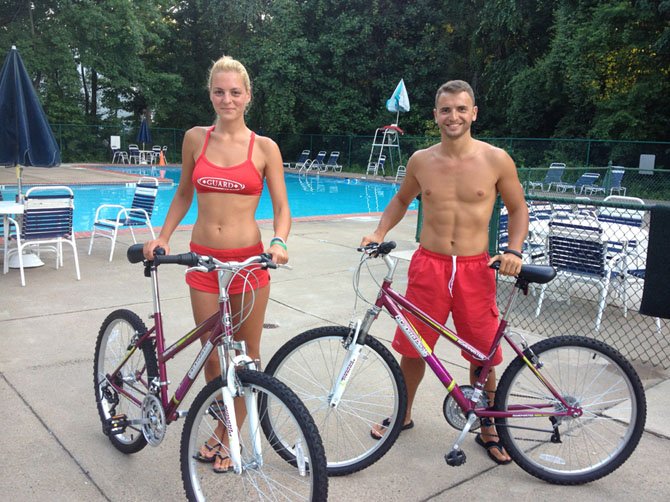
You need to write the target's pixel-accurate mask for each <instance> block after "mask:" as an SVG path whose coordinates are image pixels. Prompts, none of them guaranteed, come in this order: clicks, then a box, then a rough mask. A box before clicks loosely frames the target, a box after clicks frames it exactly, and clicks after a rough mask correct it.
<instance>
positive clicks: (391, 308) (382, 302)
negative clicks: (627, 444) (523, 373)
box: [331, 255, 582, 423]
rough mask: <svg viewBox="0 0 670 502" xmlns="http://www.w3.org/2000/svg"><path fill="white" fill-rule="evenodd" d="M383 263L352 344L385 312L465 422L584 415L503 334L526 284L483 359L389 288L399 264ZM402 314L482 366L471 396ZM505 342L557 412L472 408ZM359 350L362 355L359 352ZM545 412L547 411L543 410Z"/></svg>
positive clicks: (349, 364) (537, 408)
mask: <svg viewBox="0 0 670 502" xmlns="http://www.w3.org/2000/svg"><path fill="white" fill-rule="evenodd" d="M383 259H384V262H385V263H386V266H387V267H388V273H387V275H386V276H385V277H384V279H383V282H382V285H381V287H380V290H379V294H378V296H377V299H376V301H375V304H374V306H372V307H371V308H370V309H369V310H368V311H367V313H366V315H365V317H364V319H363V321H362V323H361V325H360V328H358V327H357V328H356V329H357V330H360V331H359V333H357V335H358V336H357V337H355V338H354V340H356V342H357V343H356V345H359V344H360V345H362V344H363V343H364V340H365V336H367V333H368V330H369V328H370V326H371V324H372V322H373V321H374V320H375V319H376V318H377V317H378V316H379V313H380V312H381V310H382V309H386V310H387V312H388V313H389V314H390V315H391V317H393V319H394V320H395V322H396V324H397V325H398V327H399V328H400V330H401V331H402V332H403V334H404V335H405V337H407V339H408V340H409V342H410V343H411V344H412V346H413V347H414V348H415V349H416V351H417V352H418V353H419V355H420V356H421V358H422V359H423V360H424V361H425V362H426V364H428V366H429V367H430V368H431V370H432V371H433V373H435V375H436V376H437V377H438V379H439V380H440V381H441V382H442V384H443V385H444V386H445V388H446V389H447V393H449V394H451V395H452V397H453V398H454V400H455V401H456V402H457V404H458V405H459V407H460V408H461V409H462V410H463V412H464V414H465V415H466V416H467V415H468V414H471V413H470V412H474V415H473V416H472V418H471V423H472V422H474V420H475V419H476V417H480V418H484V417H486V418H509V417H527V416H535V417H542V416H546V417H551V416H554V417H560V416H570V417H579V416H581V414H582V410H581V409H580V408H575V407H573V406H571V405H570V404H568V403H567V402H566V401H565V399H564V398H563V397H562V396H561V395H560V394H559V393H558V392H557V391H556V389H555V388H554V387H553V386H552V385H551V383H550V382H548V381H547V380H546V379H545V378H544V377H543V376H542V374H541V372H540V371H539V369H540V367H541V364H538V362H537V361H533V360H534V359H535V356H534V354H532V352H531V351H529V350H528V349H527V347H524V349H522V348H520V347H519V346H518V345H517V344H516V343H514V341H513V340H512V339H511V338H510V337H509V335H508V333H507V327H508V323H507V316H508V314H509V312H511V310H512V308H513V306H514V302H515V300H516V299H517V297H518V295H519V293H520V291H522V290H524V291H525V290H526V289H527V286H528V283H527V282H526V281H524V280H522V279H517V282H516V284H515V287H514V288H513V291H512V293H511V294H510V297H509V299H508V302H507V305H506V307H505V309H504V311H503V315H502V317H501V320H500V323H499V325H498V329H497V331H496V334H495V337H494V339H493V343H492V346H491V350H490V352H489V354H488V355H485V354H482V353H481V352H480V351H478V350H477V349H476V348H474V347H473V346H471V345H470V344H468V343H467V342H466V341H464V340H462V339H460V338H459V337H458V335H457V334H456V333H455V332H454V331H452V330H451V329H449V328H447V327H446V326H444V325H442V324H440V323H438V322H437V321H436V320H435V319H433V318H432V317H430V316H429V315H428V314H426V313H425V312H423V311H422V310H421V309H419V308H418V307H417V306H416V305H414V304H413V303H412V302H411V301H409V300H408V299H407V298H405V297H404V296H403V295H401V294H400V293H398V292H397V291H395V290H394V289H393V288H391V284H392V282H393V273H394V271H395V267H396V265H397V260H395V259H393V258H391V257H389V256H388V255H384V256H383ZM401 309H405V310H406V311H407V312H409V313H411V314H413V315H414V316H416V317H417V318H418V319H419V320H421V322H423V323H424V324H426V326H428V327H429V328H430V329H432V330H433V331H435V332H437V333H439V334H440V335H441V336H444V337H445V338H446V339H447V340H449V341H450V342H451V343H452V344H454V345H456V346H457V347H458V348H460V349H461V350H463V351H465V352H466V353H468V354H469V355H471V356H472V357H473V358H476V359H477V360H480V361H481V366H482V371H481V372H480V374H479V377H478V378H477V380H476V382H475V384H474V392H473V394H472V395H471V396H470V397H469V398H468V397H466V396H465V395H464V394H463V392H462V390H461V388H460V387H459V385H458V384H457V383H456V381H455V380H454V378H453V377H452V376H451V375H450V374H449V372H448V371H447V369H446V368H445V367H444V365H443V364H442V363H441V362H440V360H439V359H438V358H437V356H436V355H435V353H434V352H433V351H432V350H431V349H430V348H429V346H428V344H427V343H426V342H425V340H424V339H423V338H422V337H421V335H420V334H419V332H418V331H417V329H416V328H415V327H414V326H413V325H412V323H411V322H410V321H409V320H408V319H407V317H406V316H405V315H404V314H403V312H402V311H401ZM503 338H504V339H505V340H506V341H507V343H508V344H509V345H510V347H511V348H512V350H514V352H515V353H516V354H517V355H518V356H519V357H521V358H522V359H523V360H524V362H525V363H526V364H527V365H528V367H529V368H530V369H531V370H532V372H533V374H535V376H536V377H537V378H538V379H539V380H540V381H541V382H542V384H543V385H544V386H545V387H546V388H547V390H548V391H549V392H550V393H551V394H552V395H553V396H554V398H555V399H556V404H559V403H560V405H561V406H560V407H558V406H556V405H552V404H549V403H545V404H538V405H510V406H509V408H508V410H507V411H497V410H494V409H493V406H489V407H487V408H481V407H479V408H477V407H476V404H477V402H478V401H479V398H480V396H481V395H482V393H483V392H484V384H485V382H486V379H487V378H488V374H489V370H490V369H491V367H492V366H493V364H492V363H493V356H494V354H495V352H496V350H497V349H498V346H499V345H500V343H501V341H502V339H503ZM358 350H360V348H359V349H358ZM356 357H357V353H356V354H354V355H353V357H351V356H350V357H349V358H348V360H347V361H345V364H344V365H343V368H344V370H343V371H342V373H341V374H340V378H339V379H338V383H337V384H336V385H337V386H338V387H339V388H340V389H342V390H340V391H339V392H334V393H333V394H334V396H335V398H336V400H339V397H340V396H341V395H342V392H343V387H345V386H346V379H347V378H348V376H349V375H350V373H351V372H350V368H351V367H352V366H353V364H355V362H356V361H355V359H356ZM332 405H333V401H332V400H331V406H332ZM546 408H550V409H549V410H547V409H546ZM558 408H560V409H558Z"/></svg>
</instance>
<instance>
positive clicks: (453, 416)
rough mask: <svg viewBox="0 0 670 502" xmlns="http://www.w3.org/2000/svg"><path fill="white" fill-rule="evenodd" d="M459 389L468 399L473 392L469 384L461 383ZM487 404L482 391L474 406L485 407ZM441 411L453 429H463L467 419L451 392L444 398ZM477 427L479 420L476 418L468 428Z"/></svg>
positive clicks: (473, 428) (474, 428) (475, 428)
mask: <svg viewBox="0 0 670 502" xmlns="http://www.w3.org/2000/svg"><path fill="white" fill-rule="evenodd" d="M460 389H461V392H462V393H463V395H464V396H465V398H466V399H470V398H471V397H472V394H473V392H474V391H475V389H474V387H471V386H470V385H462V386H461V387H460ZM487 406H488V399H487V398H486V393H485V392H482V395H481V396H479V401H477V405H476V407H477V408H486V407H487ZM442 413H444V418H446V419H447V422H448V423H449V425H451V426H452V427H453V428H454V429H457V430H459V431H462V430H463V428H464V427H465V423H466V422H467V421H468V419H467V417H466V416H465V414H464V413H463V410H461V407H460V406H458V403H457V402H456V400H455V399H454V398H453V397H452V396H451V394H449V395H447V397H446V398H445V399H444V403H443V404H442ZM479 427H480V420H479V419H477V420H475V421H474V423H473V424H472V427H471V428H470V430H472V431H474V430H477V429H479Z"/></svg>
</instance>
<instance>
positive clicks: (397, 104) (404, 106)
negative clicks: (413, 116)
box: [386, 79, 409, 113]
mask: <svg viewBox="0 0 670 502" xmlns="http://www.w3.org/2000/svg"><path fill="white" fill-rule="evenodd" d="M386 109H387V110H388V111H390V112H396V113H397V112H408V111H409V96H407V89H406V88H405V81H404V80H403V79H400V82H398V86H397V87H396V88H395V91H393V94H392V95H391V98H390V99H389V100H388V101H386Z"/></svg>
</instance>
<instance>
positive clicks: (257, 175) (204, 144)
mask: <svg viewBox="0 0 670 502" xmlns="http://www.w3.org/2000/svg"><path fill="white" fill-rule="evenodd" d="M208 89H209V99H210V101H211V102H212V106H213V107H214V111H215V112H216V115H217V118H216V121H215V123H214V125H213V126H211V127H193V128H192V129H190V130H188V131H187V132H186V135H185V136H184V143H183V146H182V173H181V179H180V183H179V187H178V188H177V192H176V194H175V196H174V199H173V200H172V203H171V204H170V209H169V210H168V214H167V216H166V218H165V223H164V225H163V227H162V229H161V232H160V235H159V236H158V238H157V239H155V240H152V241H149V242H147V243H146V244H145V245H144V255H145V257H146V258H147V259H152V258H153V251H154V249H155V248H156V247H157V246H161V247H163V248H164V249H165V250H166V252H167V253H169V252H170V246H169V245H168V241H169V240H170V237H171V235H172V233H173V232H174V231H175V229H176V228H177V225H179V223H180V222H181V220H182V218H183V217H184V215H185V214H186V212H187V211H188V209H189V207H190V206H191V202H192V200H193V191H194V189H195V192H196V193H197V202H198V217H197V220H196V222H195V225H194V226H193V232H192V235H191V245H190V247H191V250H192V251H195V252H197V253H200V254H207V255H211V256H214V257H215V258H217V259H219V260H221V261H230V260H234V261H242V260H244V259H246V258H248V257H249V256H253V255H258V254H260V253H262V252H263V251H266V252H268V253H270V254H271V255H272V259H273V261H274V262H276V263H279V264H283V263H286V262H287V261H288V251H287V247H286V240H287V237H288V233H289V230H290V228H291V214H290V211H289V206H288V199H287V196H286V185H285V183H284V168H283V163H282V157H281V153H280V151H279V148H278V146H277V145H276V143H275V142H274V141H272V140H271V139H270V138H265V137H262V136H256V135H255V134H254V133H253V132H252V131H251V130H249V128H248V127H247V125H246V123H245V120H244V114H245V111H246V109H247V107H248V106H249V103H250V102H251V82H250V80H249V75H248V74H247V71H246V69H245V68H244V66H243V65H242V64H241V63H240V62H239V61H236V60H235V59H233V58H231V57H228V56H224V57H222V58H221V59H219V60H218V61H216V62H215V63H214V65H213V66H212V68H211V69H210V72H209V82H208ZM264 180H265V182H267V186H268V190H269V192H270V196H271V198H272V207H273V210H274V237H273V239H272V240H271V241H270V246H269V247H268V248H267V249H266V248H264V246H263V244H262V242H261V232H260V229H259V227H258V224H257V222H256V219H255V212H256V207H257V206H258V202H259V199H260V196H261V192H262V191H263V181H264ZM249 279H250V280H247V281H244V279H243V278H242V277H235V279H233V282H232V283H231V285H230V289H229V293H230V296H231V305H232V308H233V311H234V313H238V315H239V313H240V312H241V311H242V309H243V305H242V303H243V301H244V293H245V292H248V291H250V290H252V289H253V290H254V295H255V303H254V306H253V310H252V311H251V312H249V311H248V308H246V309H244V313H243V316H244V317H245V319H244V322H242V324H241V325H240V327H239V330H238V332H237V333H236V335H235V338H236V339H237V340H244V341H245V342H246V345H247V354H248V355H249V356H250V357H252V358H254V359H258V358H259V357H260V339H261V332H262V330H263V320H264V317H265V310H266V307H267V304H268V299H269V297H270V285H269V280H270V277H269V274H268V272H267V270H258V271H256V272H255V277H250V278H249ZM186 282H187V283H188V285H189V286H190V293H191V306H192V309H193V317H194V319H195V322H196V324H200V323H201V322H202V321H204V320H205V319H207V318H208V317H210V316H211V315H212V314H213V313H214V312H216V311H217V310H218V291H219V290H218V280H217V276H216V273H215V272H213V273H203V272H190V273H189V274H187V276H186ZM246 298H247V301H248V300H249V295H247V297H246ZM220 371H221V369H220V366H219V360H218V354H217V352H216V351H215V352H214V353H213V354H212V356H211V357H210V358H209V360H208V361H207V363H206V364H205V378H206V379H207V381H208V382H209V381H210V380H212V379H214V378H216V376H218V375H219V374H220ZM240 411H241V412H242V413H238V417H240V416H241V415H242V414H243V413H244V411H243V410H240ZM219 429H221V430H218V429H217V431H216V434H215V435H213V436H212V438H211V439H210V440H209V441H208V442H207V443H205V444H204V445H203V447H202V448H201V451H200V455H199V459H200V460H202V461H203V462H212V463H214V466H213V467H214V471H215V472H227V471H228V470H229V469H230V468H231V465H230V459H229V458H228V456H227V454H226V451H225V447H224V445H225V444H227V440H224V438H227V435H226V434H225V430H224V427H223V424H220V426H219ZM217 436H218V438H221V439H217ZM222 442H223V443H224V444H222Z"/></svg>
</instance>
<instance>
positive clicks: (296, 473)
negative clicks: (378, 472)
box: [181, 369, 328, 501]
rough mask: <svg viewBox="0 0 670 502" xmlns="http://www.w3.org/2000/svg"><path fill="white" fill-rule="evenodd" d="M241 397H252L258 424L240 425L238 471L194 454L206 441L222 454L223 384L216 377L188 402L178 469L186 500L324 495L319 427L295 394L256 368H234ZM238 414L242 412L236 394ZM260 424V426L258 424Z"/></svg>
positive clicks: (224, 448)
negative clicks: (220, 469) (221, 467)
mask: <svg viewBox="0 0 670 502" xmlns="http://www.w3.org/2000/svg"><path fill="white" fill-rule="evenodd" d="M237 378H238V379H239V382H240V385H241V386H242V388H243V390H244V393H245V395H255V396H256V402H257V410H258V417H259V421H258V422H259V423H256V424H251V423H250V422H251V421H250V420H249V418H248V417H247V418H246V419H245V420H244V423H243V424H242V425H240V428H239V429H240V430H239V434H240V446H241V455H242V473H241V474H239V475H238V474H234V473H233V472H232V471H231V472H229V473H228V474H219V473H216V472H214V471H213V464H212V463H207V462H201V461H199V460H198V459H197V458H196V457H197V455H198V452H199V450H200V448H202V446H203V445H204V444H205V443H207V442H208V441H209V444H210V445H213V444H214V443H212V439H213V438H215V440H216V446H215V449H216V450H218V453H219V454H220V455H221V456H226V455H228V447H227V441H226V444H224V442H223V441H222V438H220V437H218V436H217V434H216V429H217V427H218V426H220V424H221V423H226V421H227V416H228V413H227V412H226V407H225V406H224V405H223V402H222V398H221V388H222V387H223V386H224V385H226V383H225V382H224V381H223V379H222V378H220V377H219V378H217V379H215V380H213V381H211V382H209V383H208V384H207V386H205V388H204V389H202V390H201V391H200V393H199V394H198V396H197V397H196V398H195V401H194V402H193V405H192V406H191V408H190V410H189V412H188V416H187V417H186V422H185V423H184V430H183V432H182V437H181V473H182V480H183V482H184V490H185V491H186V496H187V498H188V499H189V500H296V501H297V500H306V501H322V500H326V498H327V496H328V476H327V473H326V457H325V453H324V451H323V445H322V444H321V438H320V437H319V432H318V429H317V428H316V425H314V421H313V420H312V417H311V416H310V415H309V413H308V411H307V409H306V408H305V406H304V405H303V404H302V403H301V402H300V400H299V399H298V397H297V396H296V395H295V394H294V393H293V392H292V391H291V390H290V389H289V388H288V387H287V386H286V385H284V384H283V383H281V382H279V381H278V380H276V379H275V378H272V377H271V376H270V375H266V374H264V373H260V372H258V371H250V370H244V369H241V370H238V371H237ZM236 401H239V405H238V404H236V406H235V408H236V411H237V412H238V413H240V410H244V401H243V398H237V399H236ZM261 424H263V427H262V428H261ZM254 439H256V440H257V441H258V442H259V443H257V444H260V449H259V450H256V449H255V447H254Z"/></svg>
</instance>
